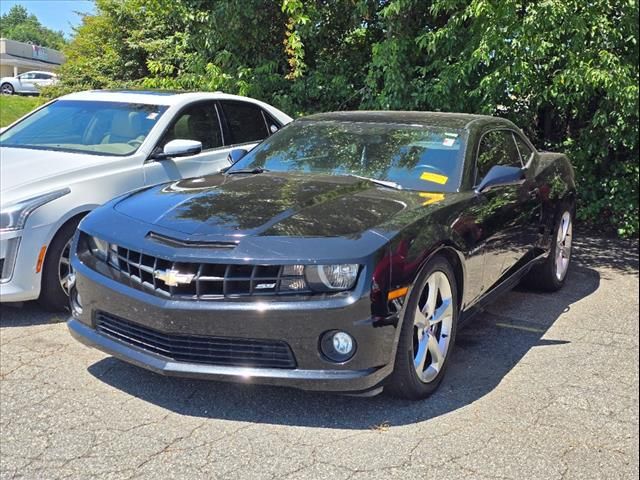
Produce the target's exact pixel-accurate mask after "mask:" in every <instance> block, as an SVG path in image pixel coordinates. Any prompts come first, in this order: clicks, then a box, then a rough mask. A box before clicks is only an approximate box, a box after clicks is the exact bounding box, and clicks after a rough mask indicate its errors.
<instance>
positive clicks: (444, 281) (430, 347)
mask: <svg viewBox="0 0 640 480" xmlns="http://www.w3.org/2000/svg"><path fill="white" fill-rule="evenodd" d="M452 328H453V297H452V294H451V284H450V283H449V279H448V278H447V276H446V275H445V274H444V273H443V272H441V271H435V272H433V273H432V274H431V275H430V276H429V278H427V282H426V285H425V287H424V290H423V292H422V294H421V296H420V301H419V302H418V307H417V309H416V312H415V317H414V323H413V352H414V358H413V365H414V367H415V370H416V373H417V374H418V378H419V379H420V380H421V381H422V382H424V383H429V382H431V381H433V380H434V379H435V378H436V377H437V376H438V372H440V371H441V370H442V368H443V366H444V362H445V360H446V357H447V354H448V353H449V344H450V340H451V330H452Z"/></svg>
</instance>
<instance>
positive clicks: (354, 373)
mask: <svg viewBox="0 0 640 480" xmlns="http://www.w3.org/2000/svg"><path fill="white" fill-rule="evenodd" d="M67 326H68V327H69V331H70V332H71V335H72V336H73V337H74V338H75V339H76V340H78V341H79V342H81V343H83V344H84V345H87V346H89V347H93V348H96V349H98V350H101V351H103V352H105V353H108V354H109V355H112V356H114V357H116V358H118V359H120V360H123V361H125V362H127V363H131V364H133V365H137V366H138V367H142V368H145V369H147V370H151V371H153V372H155V373H159V374H162V375H167V376H174V377H188V378H199V379H205V380H219V381H231V382H240V383H258V384H266V385H277V386H283V387H293V388H302V389H304V390H316V391H325V392H351V393H366V392H368V391H371V390H374V389H375V388H376V387H377V386H378V385H379V384H380V383H381V382H382V381H383V380H384V379H385V378H386V377H387V376H388V375H389V374H390V373H391V366H390V365H387V366H385V367H380V368H369V369H365V370H301V369H294V370H286V369H280V368H248V367H226V366H218V365H206V364H201V363H186V362H176V361H172V360H170V359H167V358H163V357H161V356H159V355H154V354H151V353H149V352H146V351H144V350H142V349H139V348H135V347H132V346H129V345H126V344H124V343H121V342H119V341H117V340H114V339H112V338H109V337H108V336H106V335H102V334H100V333H98V332H97V331H96V330H94V329H93V328H91V327H88V326H86V325H84V324H82V323H81V322H79V321H78V320H76V319H74V318H71V319H69V321H68V322H67Z"/></svg>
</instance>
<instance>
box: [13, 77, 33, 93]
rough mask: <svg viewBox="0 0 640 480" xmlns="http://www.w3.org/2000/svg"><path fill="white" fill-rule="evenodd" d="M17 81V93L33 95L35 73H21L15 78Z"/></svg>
mask: <svg viewBox="0 0 640 480" xmlns="http://www.w3.org/2000/svg"><path fill="white" fill-rule="evenodd" d="M16 78H17V79H18V88H17V89H16V91H17V92H20V93H34V92H36V91H37V90H36V86H35V81H36V74H35V73H29V72H27V73H23V74H21V75H18V76H17V77H16Z"/></svg>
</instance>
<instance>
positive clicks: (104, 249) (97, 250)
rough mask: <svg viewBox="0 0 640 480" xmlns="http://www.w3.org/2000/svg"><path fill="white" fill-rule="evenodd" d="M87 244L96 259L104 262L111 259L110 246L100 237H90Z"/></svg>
mask: <svg viewBox="0 0 640 480" xmlns="http://www.w3.org/2000/svg"><path fill="white" fill-rule="evenodd" d="M87 243H88V246H89V250H91V254H92V255H93V256H94V257H96V258H99V259H100V260H102V261H103V262H106V261H107V258H108V257H109V244H108V243H107V242H105V241H104V240H102V239H101V238H98V237H89V238H88V241H87Z"/></svg>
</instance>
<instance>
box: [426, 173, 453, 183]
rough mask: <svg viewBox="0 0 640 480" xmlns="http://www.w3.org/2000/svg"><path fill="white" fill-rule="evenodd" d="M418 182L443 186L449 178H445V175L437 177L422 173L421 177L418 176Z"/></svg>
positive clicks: (432, 174) (434, 174)
mask: <svg viewBox="0 0 640 480" xmlns="http://www.w3.org/2000/svg"><path fill="white" fill-rule="evenodd" d="M420 180H426V181H427V182H433V183H437V184H438V185H444V184H445V183H447V182H448V181H449V177H447V176H446V175H438V174H437V173H431V172H424V173H423V174H422V175H420Z"/></svg>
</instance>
